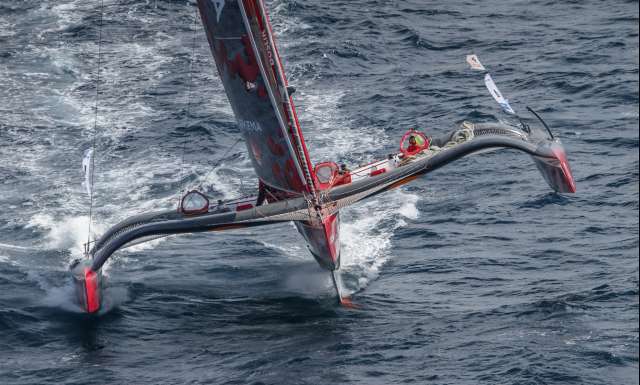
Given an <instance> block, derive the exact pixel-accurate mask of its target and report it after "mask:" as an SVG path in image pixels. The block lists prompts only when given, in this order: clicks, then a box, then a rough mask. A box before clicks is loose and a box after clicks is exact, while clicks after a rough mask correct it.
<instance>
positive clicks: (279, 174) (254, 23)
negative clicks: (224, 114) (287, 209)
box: [198, 0, 315, 195]
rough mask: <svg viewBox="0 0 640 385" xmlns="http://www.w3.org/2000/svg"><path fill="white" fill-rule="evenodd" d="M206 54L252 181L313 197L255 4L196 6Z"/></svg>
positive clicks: (282, 80)
mask: <svg viewBox="0 0 640 385" xmlns="http://www.w3.org/2000/svg"><path fill="white" fill-rule="evenodd" d="M198 8H199V9H200V15H201V17H202V24H203V25H204V28H205V31H206V33H207V39H208V40H209V46H210V48H211V52H212V54H213V57H214V59H215V61H216V66H217V67H218V72H219V74H220V78H221V79H222V83H223V85H224V88H225V91H226V93H227V97H228V98H229V102H230V104H231V107H232V108H233V112H234V114H235V116H236V120H237V122H238V128H239V129H240V131H241V132H242V135H243V136H244V138H245V141H246V145H247V150H248V151H249V155H250V157H251V161H252V163H253V167H254V169H255V171H256V174H257V175H258V178H260V180H261V181H262V182H264V183H265V184H267V185H269V186H271V187H273V188H275V189H278V190H283V191H287V192H289V193H294V194H298V195H299V194H304V193H313V192H314V190H315V189H314V182H313V177H312V175H313V173H312V168H311V167H312V166H311V162H310V160H309V155H308V152H307V149H306V146H305V143H304V139H303V137H302V131H301V130H300V125H299V123H298V118H297V116H296V112H295V107H294V105H293V101H292V99H291V96H290V95H289V91H288V89H287V87H288V84H287V79H286V77H285V75H284V70H283V68H282V63H281V61H280V56H279V55H278V51H277V48H276V46H275V41H274V38H273V33H272V31H271V24H270V22H269V17H268V15H267V13H266V10H265V7H264V4H263V3H262V1H261V0H237V1H229V0H227V1H225V0H198Z"/></svg>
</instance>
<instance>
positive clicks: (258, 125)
mask: <svg viewBox="0 0 640 385" xmlns="http://www.w3.org/2000/svg"><path fill="white" fill-rule="evenodd" d="M197 6H198V10H199V14H200V17H201V19H202V24H203V25H204V29H205V32H206V35H207V39H208V41H209V46H210V48H211V53H212V54H213V57H214V59H215V62H216V66H217V68H218V74H219V75H220V79H221V80H222V83H223V85H224V88H225V91H226V93H227V96H228V99H229V102H230V103H231V107H232V109H233V112H234V114H235V117H236V120H237V124H238V128H239V130H240V132H241V133H242V136H243V138H244V141H245V143H246V147H247V150H248V153H249V157H250V158H251V163H252V165H253V168H254V170H255V173H256V174H257V177H258V179H259V191H258V194H257V196H254V197H249V198H243V199H236V200H227V201H216V202H210V199H209V197H207V196H206V195H205V194H204V193H202V192H199V191H195V190H193V191H189V192H187V193H186V194H184V195H182V199H181V201H180V204H179V207H178V209H177V210H169V211H159V212H150V213H144V214H139V215H135V216H133V217H130V218H128V219H125V220H124V221H122V222H120V223H118V224H116V225H115V226H113V227H111V229H109V230H108V231H107V232H106V233H105V234H103V235H102V236H101V237H100V238H98V239H97V240H96V241H95V242H93V243H92V245H91V247H90V248H89V247H88V246H87V247H86V250H85V257H84V258H81V259H78V260H76V261H74V262H73V263H72V265H71V273H72V276H73V278H74V282H75V287H76V289H77V294H78V299H79V303H80V306H81V307H82V309H83V311H86V312H88V313H95V312H97V311H99V310H100V308H101V306H102V303H103V298H102V294H101V291H102V275H101V269H102V267H103V265H104V263H105V262H106V261H107V260H108V259H109V257H111V256H112V255H113V254H114V252H116V251H117V250H119V249H121V248H123V247H126V246H129V245H132V244H135V243H139V242H142V241H145V240H148V239H153V238H158V237H162V236H167V235H171V234H186V233H196V232H204V231H225V230H232V229H237V228H246V227H252V226H263V225H269V224H275V223H280V222H289V221H292V222H293V223H294V224H295V226H296V228H297V229H298V231H299V232H300V234H302V236H303V237H304V239H305V241H306V243H307V245H308V248H309V251H310V252H311V254H312V255H313V257H314V258H315V259H316V261H317V262H318V263H319V264H320V266H321V267H322V268H324V269H326V270H328V271H329V272H330V273H331V277H332V280H333V284H334V287H335V291H336V294H337V297H338V299H339V301H340V303H342V304H345V305H348V304H350V301H349V298H348V297H347V296H345V295H343V293H342V289H341V282H340V231H339V229H340V226H339V221H340V216H339V214H340V209H342V208H344V207H347V206H349V205H352V204H355V203H357V202H359V201H361V200H363V199H367V198H370V197H372V196H374V195H377V194H380V193H383V192H385V191H387V190H390V189H393V188H396V187H398V186H401V185H403V184H405V183H407V182H410V181H411V180H413V179H416V178H418V177H420V176H422V175H424V174H426V173H429V172H431V171H433V170H436V169H438V168H440V167H442V166H444V165H446V164H448V163H450V162H453V161H455V160H457V159H459V158H461V157H463V156H465V155H469V154H473V153H479V152H483V151H487V150H494V149H496V148H511V149H517V150H521V151H523V152H525V153H527V154H529V155H531V157H532V158H533V161H534V162H535V164H536V166H537V167H538V169H539V170H540V172H541V173H542V175H543V177H544V179H545V180H546V181H547V183H548V184H549V185H550V186H551V187H552V188H553V189H554V190H555V191H557V192H560V193H573V192H575V184H574V181H573V177H572V174H571V170H570V168H569V164H568V162H567V158H566V155H565V151H564V148H563V146H562V144H561V143H560V140H559V139H557V138H554V136H553V134H552V133H551V130H550V129H549V127H548V126H547V124H546V123H545V122H544V121H543V120H542V119H541V118H540V117H539V116H538V114H537V113H535V112H534V111H533V110H532V109H530V108H528V107H527V109H528V110H529V111H530V112H531V113H532V114H533V115H534V116H535V117H536V118H537V121H538V122H539V123H540V124H541V125H542V127H544V129H542V128H541V127H535V126H533V125H531V126H530V125H528V124H526V123H524V122H523V120H522V119H521V118H520V117H519V115H517V114H516V113H515V111H514V110H513V108H512V107H511V106H510V105H509V102H508V100H507V99H505V98H504V96H503V95H502V94H501V93H500V91H499V90H498V88H497V87H496V85H495V83H494V82H493V80H492V78H491V75H490V74H489V73H488V72H487V71H486V69H485V68H484V66H483V65H482V64H481V63H480V61H479V60H478V58H477V56H475V55H469V56H467V62H468V63H469V65H470V66H471V68H472V69H474V70H477V71H482V72H484V74H485V78H484V80H485V84H486V86H487V88H488V89H489V91H490V93H491V95H492V96H493V97H494V99H495V100H496V101H497V102H498V103H499V104H500V106H501V107H502V109H503V111H504V112H506V113H507V114H509V115H511V116H512V117H515V118H517V121H518V123H513V122H511V123H509V122H495V123H475V124H474V123H470V122H464V123H463V124H462V126H461V127H460V128H459V129H457V130H454V131H453V132H450V133H448V134H446V135H442V136H440V137H431V138H428V137H426V136H425V135H424V134H423V133H420V132H417V131H412V130H411V131H409V132H407V134H405V135H404V137H403V138H402V140H401V145H400V150H399V151H398V152H396V153H393V154H391V155H389V156H388V157H386V158H385V159H382V160H379V161H376V162H373V163H370V164H367V165H365V166H360V167H358V168H355V169H353V170H344V169H341V168H340V167H338V165H337V164H336V163H335V162H330V161H329V162H323V163H319V164H316V165H315V166H314V165H313V164H312V163H311V161H310V158H309V153H308V150H307V147H306V145H305V141H304V139H303V136H302V131H301V129H300V125H299V123H298V117H297V116H296V110H295V107H294V103H293V99H292V97H291V94H292V93H293V91H294V89H293V87H290V86H289V84H288V83H287V78H286V76H285V74H284V69H283V65H282V62H281V60H280V55H279V54H278V49H277V47H276V44H275V40H274V35H273V32H272V30H271V24H270V21H269V16H268V14H267V11H266V7H265V4H264V2H263V0H226V1H225V0H197ZM511 120H512V121H514V122H515V120H514V119H511ZM89 156H91V154H89ZM85 160H86V159H85ZM83 164H84V166H85V170H87V173H90V172H91V170H90V167H89V166H90V164H91V162H83ZM87 175H88V174H87Z"/></svg>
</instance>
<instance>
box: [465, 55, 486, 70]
mask: <svg viewBox="0 0 640 385" xmlns="http://www.w3.org/2000/svg"><path fill="white" fill-rule="evenodd" d="M467 63H469V65H470V66H471V69H474V70H479V71H486V69H485V68H484V66H483V65H482V63H480V59H478V57H477V56H476V55H467Z"/></svg>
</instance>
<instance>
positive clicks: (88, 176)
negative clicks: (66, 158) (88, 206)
mask: <svg viewBox="0 0 640 385" xmlns="http://www.w3.org/2000/svg"><path fill="white" fill-rule="evenodd" d="M82 171H84V187H85V188H86V189H87V194H89V196H91V190H92V181H91V180H92V179H93V149H91V148H90V149H88V150H86V151H85V152H84V156H83V158H82Z"/></svg>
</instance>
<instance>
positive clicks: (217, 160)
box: [203, 137, 243, 185]
mask: <svg viewBox="0 0 640 385" xmlns="http://www.w3.org/2000/svg"><path fill="white" fill-rule="evenodd" d="M242 139H243V138H242V137H239V138H238V139H236V141H235V142H233V144H232V145H231V146H229V147H228V148H227V150H226V151H225V152H224V154H222V156H221V157H219V158H218V159H216V160H215V161H214V162H213V163H214V164H215V163H217V162H219V161H221V160H222V161H224V159H225V158H226V157H227V155H229V153H230V152H231V150H233V148H234V147H235V146H236V144H238V143H239V142H240V141H241V140H242ZM213 170H215V168H211V169H210V170H209V171H208V172H207V173H206V174H205V175H204V178H203V180H205V181H206V180H207V178H208V177H209V174H211V173H212V172H213ZM240 184H241V185H242V178H241V179H240Z"/></svg>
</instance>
